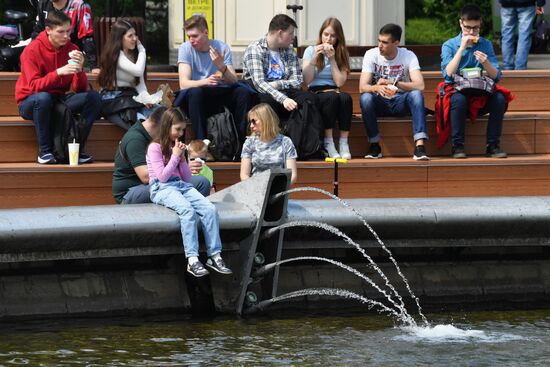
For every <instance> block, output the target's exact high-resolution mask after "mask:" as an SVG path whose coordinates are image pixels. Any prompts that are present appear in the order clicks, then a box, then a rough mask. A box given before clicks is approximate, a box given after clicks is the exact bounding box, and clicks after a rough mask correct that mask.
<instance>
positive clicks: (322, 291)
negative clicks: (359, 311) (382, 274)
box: [269, 288, 399, 317]
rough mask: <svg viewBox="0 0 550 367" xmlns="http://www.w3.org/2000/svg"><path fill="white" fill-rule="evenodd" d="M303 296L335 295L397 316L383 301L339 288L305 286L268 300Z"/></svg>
mask: <svg viewBox="0 0 550 367" xmlns="http://www.w3.org/2000/svg"><path fill="white" fill-rule="evenodd" d="M304 296H337V297H343V298H348V299H355V300H357V301H359V302H361V303H364V304H366V305H367V308H368V309H369V310H370V309H372V308H374V307H380V310H379V312H388V313H390V314H392V315H395V316H397V317H399V314H397V312H396V311H395V310H393V309H391V308H388V307H386V306H385V305H384V304H383V303H380V302H378V301H374V300H372V299H369V298H367V297H363V296H361V295H359V294H357V293H354V292H351V291H347V290H345V289H339V288H306V289H300V290H298V291H294V292H289V293H285V294H282V295H280V296H277V297H273V298H271V299H270V300H269V301H271V302H280V301H284V300H287V299H291V298H296V297H304Z"/></svg>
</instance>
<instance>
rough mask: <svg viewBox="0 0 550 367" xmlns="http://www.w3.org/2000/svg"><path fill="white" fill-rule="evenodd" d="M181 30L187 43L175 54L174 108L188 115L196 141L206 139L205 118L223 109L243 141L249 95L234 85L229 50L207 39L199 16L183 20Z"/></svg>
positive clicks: (249, 102)
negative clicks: (230, 117) (178, 91)
mask: <svg viewBox="0 0 550 367" xmlns="http://www.w3.org/2000/svg"><path fill="white" fill-rule="evenodd" d="M184 29H185V33H186V34H187V37H189V41H188V42H185V43H183V44H182V45H181V46H180V47H179V50H178V74H179V84H180V88H181V89H182V91H180V93H179V94H178V98H176V101H175V104H176V105H178V106H179V105H181V106H182V108H183V109H184V110H185V112H186V113H187V114H188V116H189V119H190V120H191V124H192V125H193V130H194V132H195V136H196V138H197V139H206V138H207V136H206V118H207V117H208V116H209V115H212V114H214V113H217V112H222V111H223V106H226V107H227V108H229V110H230V111H231V113H232V114H233V118H234V120H235V124H236V125H237V126H236V127H237V131H238V133H239V139H240V140H241V142H242V141H244V139H245V137H246V128H247V126H248V123H247V120H246V114H247V113H248V110H249V109H250V107H251V106H252V93H253V91H252V90H251V88H246V87H244V86H242V85H240V84H239V83H237V81H238V80H237V74H236V73H235V69H234V68H233V65H232V60H231V50H230V49H229V46H228V45H226V44H225V43H223V42H221V41H218V40H214V39H210V38H209V36H208V25H207V23H206V19H204V17H202V16H199V15H193V16H192V17H190V18H189V19H187V20H186V21H185V24H184Z"/></svg>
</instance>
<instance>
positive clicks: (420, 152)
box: [413, 145, 430, 161]
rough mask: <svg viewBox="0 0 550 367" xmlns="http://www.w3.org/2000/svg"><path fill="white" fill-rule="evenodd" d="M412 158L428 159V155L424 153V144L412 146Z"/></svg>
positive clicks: (416, 159)
mask: <svg viewBox="0 0 550 367" xmlns="http://www.w3.org/2000/svg"><path fill="white" fill-rule="evenodd" d="M413 159H414V160H415V161H429V160H430V157H428V155H427V154H426V147H425V146H424V145H417V146H416V148H414V155H413Z"/></svg>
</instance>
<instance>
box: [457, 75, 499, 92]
mask: <svg viewBox="0 0 550 367" xmlns="http://www.w3.org/2000/svg"><path fill="white" fill-rule="evenodd" d="M453 80H454V88H455V89H456V90H457V91H459V92H461V93H463V94H466V95H469V96H488V95H490V94H493V91H494V90H495V81H494V80H493V79H491V78H489V77H487V76H482V77H480V78H470V79H468V78H464V77H462V76H461V75H458V74H453Z"/></svg>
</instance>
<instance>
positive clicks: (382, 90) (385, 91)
mask: <svg viewBox="0 0 550 367" xmlns="http://www.w3.org/2000/svg"><path fill="white" fill-rule="evenodd" d="M374 89H375V91H376V93H378V94H379V95H380V96H382V97H384V98H391V97H392V96H393V95H394V94H395V93H394V91H393V90H391V89H390V88H389V87H388V86H387V85H386V84H384V85H376V86H374Z"/></svg>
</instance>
